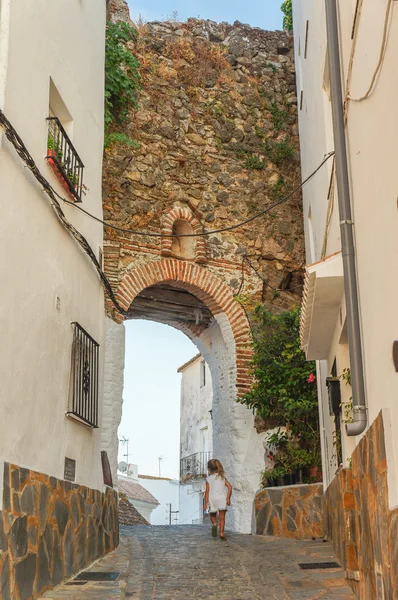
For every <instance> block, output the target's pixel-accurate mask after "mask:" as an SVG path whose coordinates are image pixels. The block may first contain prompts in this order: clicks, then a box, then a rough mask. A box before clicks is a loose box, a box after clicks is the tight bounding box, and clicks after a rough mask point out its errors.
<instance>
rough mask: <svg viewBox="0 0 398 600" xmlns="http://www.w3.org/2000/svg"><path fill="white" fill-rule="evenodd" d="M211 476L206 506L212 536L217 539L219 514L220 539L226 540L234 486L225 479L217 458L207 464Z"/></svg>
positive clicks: (209, 477) (207, 488)
mask: <svg viewBox="0 0 398 600" xmlns="http://www.w3.org/2000/svg"><path fill="white" fill-rule="evenodd" d="M207 468H208V471H209V476H208V478H207V479H206V492H205V506H204V509H205V510H206V509H207V508H209V513H210V520H211V522H212V524H213V525H212V528H211V535H212V536H213V537H217V512H218V519H219V523H220V539H221V540H226V539H227V538H226V537H225V535H224V529H225V515H226V512H227V506H230V504H231V496H232V485H231V484H230V483H229V481H228V480H227V479H226V477H225V473H224V469H223V466H222V464H221V463H220V461H219V460H217V459H216V458H213V459H212V460H209V462H208V463H207Z"/></svg>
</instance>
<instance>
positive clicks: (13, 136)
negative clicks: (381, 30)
mask: <svg viewBox="0 0 398 600" xmlns="http://www.w3.org/2000/svg"><path fill="white" fill-rule="evenodd" d="M0 125H1V126H2V127H3V128H4V131H5V135H6V138H7V139H8V141H9V142H10V143H11V144H12V145H13V146H14V148H15V150H16V152H17V154H18V155H19V157H20V158H21V159H22V161H23V162H24V163H25V165H26V166H27V167H28V169H29V170H30V171H31V173H32V174H33V176H34V177H35V179H36V180H37V181H38V182H39V183H40V184H41V186H42V187H43V190H44V191H45V192H46V194H47V196H48V197H49V198H50V202H51V207H52V209H53V210H54V212H55V214H56V216H57V218H58V220H59V221H60V222H61V224H62V226H63V227H64V228H65V229H66V230H67V231H68V233H69V234H70V235H71V236H72V237H73V239H74V240H75V241H76V242H77V243H78V244H79V245H80V246H81V248H82V249H83V250H84V252H85V253H86V254H87V255H88V257H89V258H90V260H91V261H92V263H93V264H94V266H95V269H96V271H97V273H98V275H99V278H100V280H101V283H102V285H103V287H104V290H105V292H106V293H107V294H108V297H109V299H110V300H111V302H112V303H113V305H114V307H115V308H116V310H117V311H118V312H119V313H120V314H121V315H123V316H124V317H126V316H128V311H126V310H125V309H124V308H123V307H122V306H121V305H120V304H119V302H118V301H117V299H116V296H115V294H114V292H113V289H112V286H111V284H110V282H109V279H108V278H107V276H106V274H105V273H104V271H103V269H102V267H101V265H100V264H99V262H98V260H97V257H96V255H95V253H94V251H93V249H92V248H91V246H90V244H89V242H88V241H87V239H86V238H85V237H84V236H83V235H82V234H81V233H80V232H79V231H78V230H77V229H76V228H75V227H74V226H73V225H72V223H70V221H69V220H68V219H67V218H66V215H65V213H64V211H63V210H62V208H61V205H60V203H59V202H58V200H57V198H59V199H60V200H62V201H63V202H64V203H65V204H69V205H71V206H73V207H74V208H77V209H78V210H80V211H81V212H82V213H84V214H86V215H87V216H89V217H90V218H92V219H94V220H95V221H98V222H100V223H102V224H103V225H104V226H105V227H110V228H112V229H115V230H118V231H122V232H125V233H132V234H135V235H140V236H148V237H160V238H165V237H166V238H170V237H203V236H208V235H214V234H216V233H223V232H226V231H232V230H234V229H237V228H238V227H242V226H244V225H246V224H248V223H251V222H252V221H254V220H255V219H258V218H259V217H261V216H263V215H265V214H267V213H268V212H269V211H271V210H273V209H274V208H276V207H277V206H279V205H280V204H282V203H283V202H286V201H287V200H289V198H291V197H292V196H293V195H294V194H295V193H296V192H297V191H298V190H299V189H301V188H303V187H304V186H305V185H306V184H307V183H308V182H309V181H310V180H311V179H312V178H313V177H314V176H315V175H316V173H318V171H319V170H320V169H321V168H322V167H323V165H324V164H325V163H326V162H327V161H328V160H329V159H330V158H331V157H332V156H334V154H335V153H334V151H332V152H329V153H328V154H326V155H325V156H324V158H323V160H322V162H321V163H320V165H319V166H318V167H317V168H316V169H315V170H314V171H313V172H312V173H311V174H310V175H309V176H308V177H306V179H304V181H303V182H302V183H300V184H299V185H297V186H296V187H295V188H294V189H293V190H292V191H291V192H290V193H289V194H288V195H287V196H285V197H284V198H281V199H280V200H278V201H277V202H274V203H273V204H272V205H270V206H268V207H267V208H266V209H265V210H263V211H261V212H260V213H257V214H255V215H253V216H252V217H250V218H248V219H246V220H245V221H242V222H240V223H237V224H236V225H231V226H229V227H224V228H222V229H217V230H213V231H207V232H203V233H192V234H162V233H152V232H143V231H134V230H130V229H124V228H121V227H117V226H115V225H111V224H110V223H106V222H105V221H103V220H102V219H100V218H98V217H96V216H94V215H92V214H91V213H89V212H88V211H86V210H85V209H83V208H82V207H80V206H79V205H77V204H75V203H74V202H71V201H69V200H66V198H64V197H62V196H61V195H60V194H59V193H58V192H57V191H56V190H55V189H54V188H53V186H52V185H51V184H50V182H49V181H48V180H47V179H46V178H45V177H44V176H43V175H42V173H41V171H40V170H39V168H38V167H37V165H36V163H35V161H34V160H33V157H32V156H31V154H30V153H29V151H28V149H27V147H26V146H25V144H24V142H23V140H22V139H21V137H20V136H19V134H18V133H17V131H16V130H15V128H14V127H13V125H12V124H11V123H10V121H9V120H8V119H7V117H6V116H5V114H4V113H3V111H2V110H1V109H0ZM244 260H246V262H247V263H248V264H249V266H250V267H251V268H252V269H253V271H254V272H255V273H256V274H257V275H258V277H260V279H261V280H262V281H263V282H264V283H266V284H267V285H268V286H269V287H270V288H271V289H273V290H274V288H272V286H270V285H269V284H268V282H267V281H266V280H265V279H264V278H263V277H262V276H261V275H260V274H259V273H258V271H257V270H256V268H255V267H254V266H253V265H252V263H251V262H250V261H249V259H248V258H247V257H244ZM242 276H243V278H244V266H243V261H242ZM243 285H244V279H243V280H242V282H241V285H240V288H239V289H240V290H241V289H242V287H243ZM274 291H278V290H274ZM281 291H282V290H281ZM242 306H243V305H242ZM245 310H246V309H245Z"/></svg>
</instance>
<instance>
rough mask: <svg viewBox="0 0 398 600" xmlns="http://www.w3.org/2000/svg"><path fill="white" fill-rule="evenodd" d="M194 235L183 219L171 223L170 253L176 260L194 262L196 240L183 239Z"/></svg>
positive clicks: (189, 225)
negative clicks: (183, 259) (182, 259)
mask: <svg viewBox="0 0 398 600" xmlns="http://www.w3.org/2000/svg"><path fill="white" fill-rule="evenodd" d="M193 233H194V231H193V228H192V225H191V224H190V223H189V222H188V221H187V220H185V219H176V220H175V221H174V223H173V229H172V234H173V236H182V237H173V238H172V242H171V253H172V255H173V256H175V257H178V258H185V259H188V260H194V258H195V250H196V240H195V238H194V237H185V236H187V235H192V234H193Z"/></svg>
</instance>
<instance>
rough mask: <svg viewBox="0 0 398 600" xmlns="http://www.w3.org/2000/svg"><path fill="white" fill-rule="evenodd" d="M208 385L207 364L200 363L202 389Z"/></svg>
mask: <svg viewBox="0 0 398 600" xmlns="http://www.w3.org/2000/svg"><path fill="white" fill-rule="evenodd" d="M205 385H206V363H205V361H204V360H202V362H201V363H200V387H204V386H205Z"/></svg>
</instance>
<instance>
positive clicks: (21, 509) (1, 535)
mask: <svg viewBox="0 0 398 600" xmlns="http://www.w3.org/2000/svg"><path fill="white" fill-rule="evenodd" d="M117 510H118V509H117V493H116V492H115V491H114V490H112V489H110V488H108V489H107V491H106V493H101V492H100V491H98V490H92V489H89V488H87V487H84V486H79V485H77V484H74V483H69V482H67V481H60V480H58V479H56V478H55V477H49V476H47V475H43V474H41V473H36V472H35V471H30V470H29V469H23V468H20V467H18V466H16V465H10V464H8V463H6V464H5V466H4V491H3V510H2V511H0V598H1V599H2V600H31V599H33V598H37V597H38V596H40V595H41V594H42V593H43V592H44V591H45V590H47V589H51V588H52V587H53V586H54V585H56V584H58V583H60V582H61V581H62V580H64V579H65V578H68V577H71V576H72V575H73V574H74V573H76V572H77V571H79V570H81V569H83V568H84V567H85V566H86V565H88V564H89V563H91V562H92V561H93V560H95V559H96V558H98V557H100V556H102V555H104V554H106V553H107V552H109V551H110V550H113V549H114V548H116V546H117V545H118V543H119V529H118V513H117Z"/></svg>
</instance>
